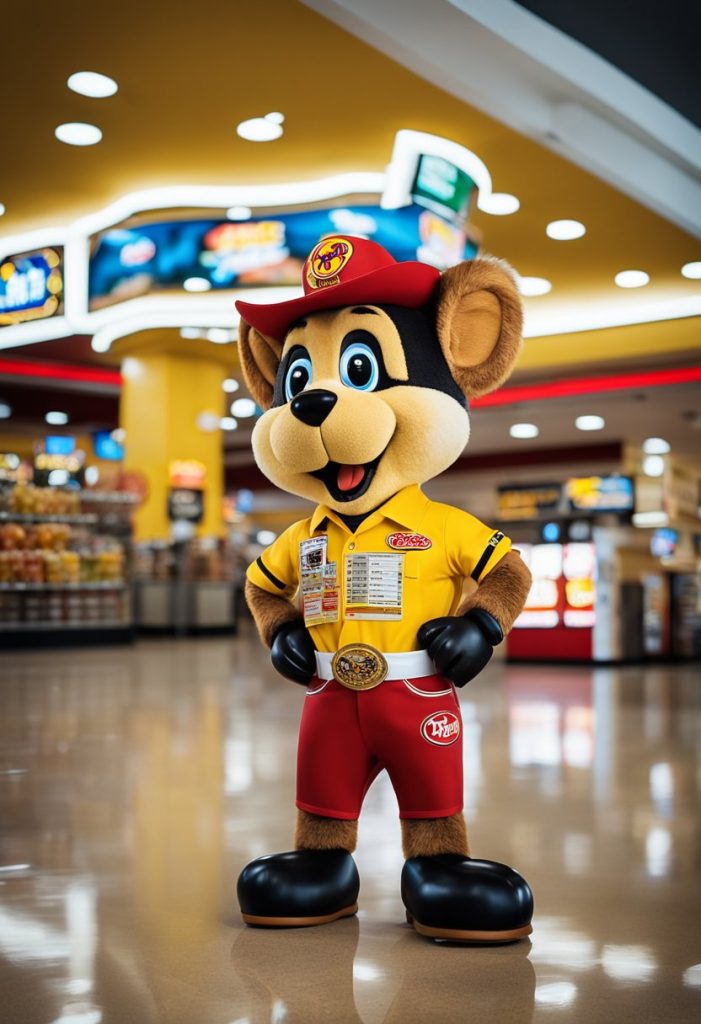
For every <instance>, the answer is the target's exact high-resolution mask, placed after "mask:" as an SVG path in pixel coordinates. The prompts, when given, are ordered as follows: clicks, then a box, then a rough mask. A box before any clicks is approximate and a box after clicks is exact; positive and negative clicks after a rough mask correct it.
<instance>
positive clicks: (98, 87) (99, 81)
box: [66, 71, 119, 99]
mask: <svg viewBox="0 0 701 1024" xmlns="http://www.w3.org/2000/svg"><path fill="white" fill-rule="evenodd" d="M66 85H67V86H68V88H69V89H72V90H73V92H78V93H80V95H81V96H92V97H94V98H95V99H102V98H103V97H104V96H114V94H115V93H116V92H117V89H118V88H119V86H118V85H117V83H116V82H115V80H114V79H113V78H108V77H107V75H100V74H98V72H97V71H76V73H75V74H74V75H71V76H70V78H69V79H68V81H67V82H66Z"/></svg>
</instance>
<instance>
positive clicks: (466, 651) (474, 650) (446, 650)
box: [418, 608, 504, 686]
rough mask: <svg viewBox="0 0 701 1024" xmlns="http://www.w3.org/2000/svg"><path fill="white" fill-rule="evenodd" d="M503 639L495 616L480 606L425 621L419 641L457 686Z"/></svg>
mask: <svg viewBox="0 0 701 1024" xmlns="http://www.w3.org/2000/svg"><path fill="white" fill-rule="evenodd" d="M503 639H504V634H503V632H502V629H501V626H500V625H499V623H498V622H497V621H496V619H495V618H494V617H493V616H492V615H490V614H489V612H485V611H483V610H482V609H479V608H473V610H472V611H470V612H468V613H467V614H466V615H464V616H452V615H443V616H441V617H440V618H437V619H431V620H430V622H425V623H424V624H423V626H422V627H421V629H420V630H419V632H418V641H419V643H420V644H421V646H422V647H425V648H426V650H427V651H428V653H429V656H430V658H431V660H432V661H433V662H434V664H435V666H436V669H437V670H438V672H440V674H441V675H442V676H445V678H446V679H449V680H450V681H451V682H452V683H455V685H456V686H465V684H466V683H469V682H470V680H471V679H474V678H475V676H476V675H478V674H479V673H480V672H481V671H482V669H483V668H484V667H485V665H486V664H487V662H488V661H489V659H490V658H491V656H492V653H493V651H494V647H495V645H496V644H498V643H501V641H502V640H503Z"/></svg>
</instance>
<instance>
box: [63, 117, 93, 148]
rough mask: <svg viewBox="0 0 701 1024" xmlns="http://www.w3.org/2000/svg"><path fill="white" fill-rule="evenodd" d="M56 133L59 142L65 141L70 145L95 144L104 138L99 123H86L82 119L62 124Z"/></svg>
mask: <svg viewBox="0 0 701 1024" xmlns="http://www.w3.org/2000/svg"><path fill="white" fill-rule="evenodd" d="M54 135H55V136H56V138H57V139H58V140H59V142H65V143H66V145H68V146H94V145H95V144H96V143H98V142H99V141H100V139H101V138H102V132H101V131H100V129H99V128H98V127H97V125H94V124H85V123H84V122H82V121H68V122H67V123H66V124H60V125H59V126H58V128H56V130H55V131H54Z"/></svg>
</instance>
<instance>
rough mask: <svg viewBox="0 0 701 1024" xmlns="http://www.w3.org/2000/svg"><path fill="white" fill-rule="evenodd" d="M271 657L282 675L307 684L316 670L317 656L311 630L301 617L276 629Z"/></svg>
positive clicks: (271, 647)
mask: <svg viewBox="0 0 701 1024" xmlns="http://www.w3.org/2000/svg"><path fill="white" fill-rule="evenodd" d="M270 659H271V661H272V663H273V668H274V669H275V670H276V671H277V672H279V673H280V675H281V676H285V678H286V679H291V680H292V682H293V683H301V684H302V686H306V685H307V683H308V682H309V680H310V679H311V678H312V676H313V675H314V673H315V672H316V658H315V657H314V644H313V642H312V638H311V636H310V635H309V630H308V629H307V627H306V626H305V625H304V623H303V622H302V621H301V620H300V619H292V620H291V621H289V622H283V624H282V625H281V626H279V627H278V629H276V630H275V634H274V635H273V642H272V644H271V646H270Z"/></svg>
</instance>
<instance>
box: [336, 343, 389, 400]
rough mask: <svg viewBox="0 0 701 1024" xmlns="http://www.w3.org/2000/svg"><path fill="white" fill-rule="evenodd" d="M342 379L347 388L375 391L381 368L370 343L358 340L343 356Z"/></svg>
mask: <svg viewBox="0 0 701 1024" xmlns="http://www.w3.org/2000/svg"><path fill="white" fill-rule="evenodd" d="M340 370H341V380H342V382H343V383H344V384H345V385H346V387H347V388H355V390H356V391H373V390H374V389H375V388H376V387H377V382H378V380H379V377H380V369H379V367H378V365H377V356H376V355H375V353H374V352H373V350H372V349H371V348H370V346H369V345H366V344H364V342H362V341H356V342H354V343H353V344H352V345H349V346H348V348H347V349H346V351H345V352H344V353H343V355H342V356H341V365H340Z"/></svg>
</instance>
